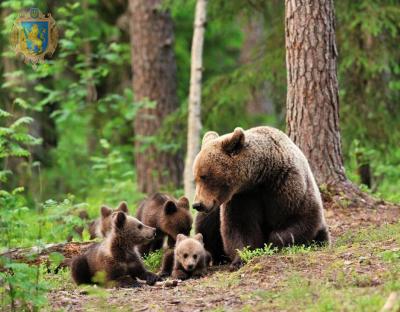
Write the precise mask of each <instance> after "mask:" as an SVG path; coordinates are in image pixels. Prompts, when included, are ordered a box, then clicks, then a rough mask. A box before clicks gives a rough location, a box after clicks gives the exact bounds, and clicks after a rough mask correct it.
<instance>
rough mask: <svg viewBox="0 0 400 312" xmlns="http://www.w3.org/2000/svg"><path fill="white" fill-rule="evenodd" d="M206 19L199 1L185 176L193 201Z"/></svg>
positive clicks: (203, 4) (204, 2)
mask: <svg viewBox="0 0 400 312" xmlns="http://www.w3.org/2000/svg"><path fill="white" fill-rule="evenodd" d="M206 19H207V0H197V4H196V13H195V19H194V31H193V40H192V63H191V70H190V91H189V116H188V137H187V154H186V163H185V174H184V187H185V195H186V196H187V197H188V198H189V199H190V200H192V199H193V195H194V180H193V171H192V168H193V162H194V159H195V157H196V155H197V154H198V152H199V150H200V132H201V79H202V73H203V45H204V32H205V26H206Z"/></svg>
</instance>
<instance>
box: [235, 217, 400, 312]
mask: <svg viewBox="0 0 400 312" xmlns="http://www.w3.org/2000/svg"><path fill="white" fill-rule="evenodd" d="M399 239H400V223H397V224H394V225H385V226H382V227H381V228H378V229H365V230H361V231H359V232H356V233H355V232H353V231H351V232H349V233H347V234H345V235H344V236H343V237H342V238H341V239H339V240H338V241H337V242H336V243H335V245H334V246H333V247H332V248H326V247H325V248H322V249H320V250H319V251H318V250H314V251H313V250H312V249H310V250H309V249H306V250H303V249H302V248H298V250H286V251H284V252H283V253H273V254H272V255H271V252H270V250H269V249H267V250H265V251H266V254H267V257H281V258H285V257H290V258H291V261H290V262H292V263H296V262H299V263H301V264H303V263H312V265H311V266H310V267H304V265H300V264H299V265H294V266H292V267H291V269H290V270H288V271H286V272H285V273H284V276H283V277H281V279H280V281H279V286H278V289H276V290H272V291H271V290H267V289H256V290H254V291H251V292H249V293H247V294H246V295H244V296H243V299H244V300H243V301H244V302H246V301H247V300H256V301H257V304H256V305H253V306H252V309H251V311H263V310H286V311H294V310H297V311H379V310H380V309H381V308H382V306H383V305H384V303H385V301H386V299H387V297H388V296H389V294H390V293H391V292H399V291H400V248H399V247H398V246H399V245H398V242H399ZM304 251H306V252H304ZM258 252H260V251H258ZM263 258H265V255H264V256H262V258H260V259H259V260H260V261H261V260H263ZM343 258H344V259H343ZM264 260H265V259H264ZM315 260H319V262H318V261H315ZM250 265H252V262H250ZM257 265H260V262H257ZM398 308H399V307H398V306H397V309H398ZM246 309H247V308H246V305H245V306H244V308H243V310H242V311H246ZM393 311H397V310H393Z"/></svg>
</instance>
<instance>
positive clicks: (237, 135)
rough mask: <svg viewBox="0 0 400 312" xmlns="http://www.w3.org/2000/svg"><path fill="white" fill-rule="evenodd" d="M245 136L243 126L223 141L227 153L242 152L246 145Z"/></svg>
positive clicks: (223, 147)
mask: <svg viewBox="0 0 400 312" xmlns="http://www.w3.org/2000/svg"><path fill="white" fill-rule="evenodd" d="M244 141H245V136H244V131H243V129H242V128H236V129H235V131H233V133H232V135H231V136H228V137H227V138H226V139H224V140H223V141H222V149H223V150H224V151H225V152H226V153H227V154H235V153H238V152H240V150H241V149H242V148H243V146H244Z"/></svg>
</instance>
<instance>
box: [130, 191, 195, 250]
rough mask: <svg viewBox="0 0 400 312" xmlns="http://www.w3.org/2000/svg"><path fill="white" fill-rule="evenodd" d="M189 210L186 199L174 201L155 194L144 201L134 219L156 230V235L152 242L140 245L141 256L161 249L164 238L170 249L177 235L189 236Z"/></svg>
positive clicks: (190, 221) (190, 216)
mask: <svg viewBox="0 0 400 312" xmlns="http://www.w3.org/2000/svg"><path fill="white" fill-rule="evenodd" d="M189 209H190V207H189V200H188V199H187V198H186V197H181V198H179V199H178V200H176V199H175V198H173V197H172V196H169V195H166V194H161V193H156V194H154V195H153V196H151V197H149V198H148V199H146V200H144V201H143V202H142V203H141V204H140V206H139V208H138V210H137V213H136V218H138V219H139V220H140V221H141V222H143V223H144V224H146V225H148V226H151V227H154V228H156V230H157V234H156V238H155V239H154V240H153V241H152V242H150V243H147V244H143V245H141V246H140V247H139V252H140V253H141V254H142V255H143V254H148V253H150V252H152V251H155V250H158V249H161V248H162V246H163V243H164V238H165V237H166V236H167V237H168V247H170V248H172V247H174V246H175V241H176V236H177V235H178V234H185V235H189V233H190V230H191V229H192V223H193V218H192V215H191V213H190V210H189Z"/></svg>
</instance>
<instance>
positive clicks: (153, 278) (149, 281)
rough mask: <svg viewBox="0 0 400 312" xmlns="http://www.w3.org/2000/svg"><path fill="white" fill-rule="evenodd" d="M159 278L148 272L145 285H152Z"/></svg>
mask: <svg viewBox="0 0 400 312" xmlns="http://www.w3.org/2000/svg"><path fill="white" fill-rule="evenodd" d="M159 279H160V278H159V277H158V275H157V274H154V273H151V272H149V273H148V274H147V277H146V284H147V285H154V284H155V283H156V282H157V281H158V280H159Z"/></svg>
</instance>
